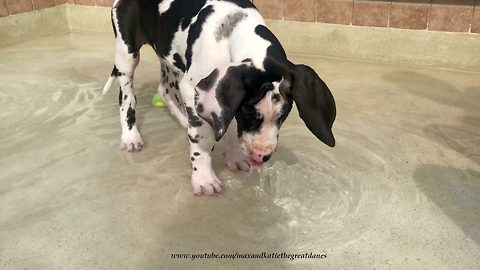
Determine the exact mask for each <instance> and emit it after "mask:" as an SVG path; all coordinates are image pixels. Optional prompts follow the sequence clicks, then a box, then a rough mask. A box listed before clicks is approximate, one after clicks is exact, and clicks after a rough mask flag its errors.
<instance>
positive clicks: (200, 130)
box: [180, 76, 223, 196]
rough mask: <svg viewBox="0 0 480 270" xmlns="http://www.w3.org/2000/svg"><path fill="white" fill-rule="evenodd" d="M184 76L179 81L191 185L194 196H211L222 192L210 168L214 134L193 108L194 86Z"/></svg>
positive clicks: (219, 182) (219, 183)
mask: <svg viewBox="0 0 480 270" xmlns="http://www.w3.org/2000/svg"><path fill="white" fill-rule="evenodd" d="M186 77H188V76H185V77H184V79H183V80H182V82H181V83H180V91H181V94H182V98H183V99H184V101H185V104H186V106H185V110H186V112H187V116H188V124H189V125H188V131H187V132H188V140H189V142H190V161H191V163H192V187H193V193H194V194H195V195H196V196H200V195H202V194H205V195H208V196H212V195H214V194H215V193H220V192H222V185H223V184H222V182H221V181H220V180H219V179H218V178H217V176H216V175H215V172H214V171H213V169H212V157H211V152H212V151H213V144H214V141H215V140H214V134H213V129H212V127H211V126H210V125H209V124H208V123H207V122H205V121H204V120H203V119H201V118H200V117H199V116H198V114H197V112H196V110H195V104H194V103H195V100H194V97H195V94H194V93H195V88H194V87H192V86H191V85H190V84H189V83H188V81H185V78H186Z"/></svg>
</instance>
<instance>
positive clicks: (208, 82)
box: [197, 68, 220, 91]
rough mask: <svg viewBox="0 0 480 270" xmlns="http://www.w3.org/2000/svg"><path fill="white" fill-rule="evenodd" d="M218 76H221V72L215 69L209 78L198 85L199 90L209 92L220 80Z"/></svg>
mask: <svg viewBox="0 0 480 270" xmlns="http://www.w3.org/2000/svg"><path fill="white" fill-rule="evenodd" d="M218 75H220V72H219V71H218V69H217V68H216V69H214V70H213V71H212V73H210V75H208V76H207V77H205V78H203V79H202V80H201V81H200V82H199V83H198V84H197V88H198V89H200V90H204V91H208V90H210V89H211V88H212V87H213V85H214V84H215V81H216V80H217V79H218Z"/></svg>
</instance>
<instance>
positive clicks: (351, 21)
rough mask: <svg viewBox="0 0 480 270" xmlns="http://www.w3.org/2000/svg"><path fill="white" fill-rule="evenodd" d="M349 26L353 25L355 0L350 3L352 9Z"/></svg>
mask: <svg viewBox="0 0 480 270" xmlns="http://www.w3.org/2000/svg"><path fill="white" fill-rule="evenodd" d="M350 11H351V12H350V25H353V12H355V0H353V1H352V7H351V8H350Z"/></svg>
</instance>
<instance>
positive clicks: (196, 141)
mask: <svg viewBox="0 0 480 270" xmlns="http://www.w3.org/2000/svg"><path fill="white" fill-rule="evenodd" d="M188 140H189V141H190V142H191V143H198V140H197V139H195V138H193V137H192V136H190V134H188Z"/></svg>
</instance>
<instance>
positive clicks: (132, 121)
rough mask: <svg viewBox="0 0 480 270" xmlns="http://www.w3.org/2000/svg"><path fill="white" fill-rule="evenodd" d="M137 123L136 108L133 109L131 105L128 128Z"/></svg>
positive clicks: (128, 112)
mask: <svg viewBox="0 0 480 270" xmlns="http://www.w3.org/2000/svg"><path fill="white" fill-rule="evenodd" d="M135 123H136V119H135V109H133V108H132V107H131V105H130V107H128V110H127V125H128V130H132V128H133V126H134V125H135Z"/></svg>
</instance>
